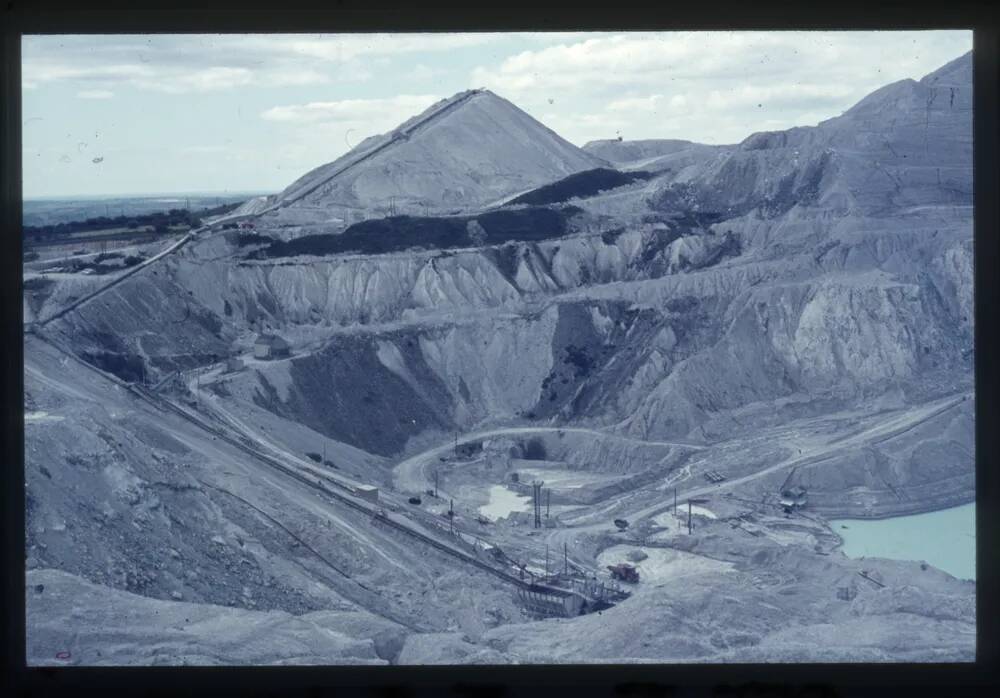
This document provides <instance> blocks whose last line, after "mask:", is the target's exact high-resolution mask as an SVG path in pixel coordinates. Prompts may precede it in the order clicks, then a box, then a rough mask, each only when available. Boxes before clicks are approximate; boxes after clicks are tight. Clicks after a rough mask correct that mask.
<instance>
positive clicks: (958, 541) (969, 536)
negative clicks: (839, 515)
mask: <svg viewBox="0 0 1000 698" xmlns="http://www.w3.org/2000/svg"><path fill="white" fill-rule="evenodd" d="M830 526H831V527H832V528H833V530H834V531H836V532H837V534H839V535H840V537H841V538H843V539H844V547H843V551H844V554H845V555H847V556H848V557H853V558H860V557H885V558H891V559H893V560H918V561H919V560H923V561H926V562H927V563H929V564H931V565H934V566H935V567H937V568H939V569H942V570H944V571H945V572H947V573H948V574H951V575H953V576H955V577H958V578H959V579H975V578H976V505H975V503H972V504H963V505H962V506H958V507H952V508H950V509H942V510H941V511H932V512H929V513H927V514H914V515H912V516H895V517H892V518H890V519H881V520H877V521H867V520H859V519H837V520H834V521H830Z"/></svg>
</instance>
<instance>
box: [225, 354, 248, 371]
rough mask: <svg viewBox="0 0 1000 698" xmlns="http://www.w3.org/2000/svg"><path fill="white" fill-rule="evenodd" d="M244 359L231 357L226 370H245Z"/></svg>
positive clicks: (227, 361)
mask: <svg viewBox="0 0 1000 698" xmlns="http://www.w3.org/2000/svg"><path fill="white" fill-rule="evenodd" d="M243 366H244V364H243V359H241V358H239V357H237V356H231V357H230V358H228V359H226V370H227V371H239V370H242V369H243Z"/></svg>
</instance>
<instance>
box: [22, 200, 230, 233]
mask: <svg viewBox="0 0 1000 698" xmlns="http://www.w3.org/2000/svg"><path fill="white" fill-rule="evenodd" d="M242 203H243V202H240V201H237V202H234V203H230V204H223V205H221V206H214V207H212V208H204V209H201V210H199V211H191V210H189V209H185V208H172V209H170V210H168V211H156V212H154V213H145V214H141V215H135V216H111V217H109V216H96V217H94V218H87V219H86V220H82V221H71V222H67V223H55V224H53V225H39V226H24V236H25V237H26V238H35V239H40V238H44V239H50V238H52V237H60V236H64V235H71V234H73V233H84V232H93V231H98V230H108V229H111V228H128V229H130V230H137V229H138V228H141V227H145V226H151V227H152V228H153V230H155V231H156V232H157V233H161V234H163V233H166V232H168V231H169V229H170V228H171V227H177V226H187V227H189V228H197V227H198V226H200V225H201V221H202V218H207V217H211V216H220V215H222V214H224V213H229V212H230V211H232V210H233V209H235V208H236V207H237V206H240V205H241V204H242Z"/></svg>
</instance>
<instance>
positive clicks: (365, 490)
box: [354, 485, 378, 503]
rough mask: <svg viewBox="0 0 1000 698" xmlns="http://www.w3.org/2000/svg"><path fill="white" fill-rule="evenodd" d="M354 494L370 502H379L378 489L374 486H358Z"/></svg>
mask: <svg viewBox="0 0 1000 698" xmlns="http://www.w3.org/2000/svg"><path fill="white" fill-rule="evenodd" d="M354 494H356V495H357V496H358V497H361V499H364V500H367V501H369V502H372V503H376V502H378V487H375V486H373V485H358V486H357V488H356V489H355V490H354Z"/></svg>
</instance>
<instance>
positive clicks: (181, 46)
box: [22, 34, 503, 94]
mask: <svg viewBox="0 0 1000 698" xmlns="http://www.w3.org/2000/svg"><path fill="white" fill-rule="evenodd" d="M502 36H503V35H500V34H396V35H390V34H342V35H314V36H299V35H267V34H248V35H148V36H113V37H112V36H29V37H25V38H24V39H23V42H22V49H23V51H22V61H23V63H22V75H23V81H22V85H23V86H24V87H25V89H32V88H33V87H34V86H37V85H39V84H42V83H47V82H56V81H91V82H93V81H101V82H102V83H106V84H104V85H103V86H105V87H112V86H117V85H128V86H131V87H136V88H139V89H148V90H157V91H161V92H168V93H175V94H176V93H185V92H210V91H216V90H226V89H230V88H233V87H241V86H246V85H258V86H263V87H276V86H288V85H313V84H323V83H328V82H332V81H338V82H358V81H363V80H367V79H370V78H371V77H372V71H371V70H370V66H377V65H378V64H379V63H380V61H381V62H382V63H385V62H386V61H387V60H388V57H390V56H397V55H403V54H409V53H427V52H439V51H448V50H453V49H456V48H463V47H470V46H478V45H482V44H486V43H489V42H492V41H496V40H497V39H498V38H500V37H502Z"/></svg>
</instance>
